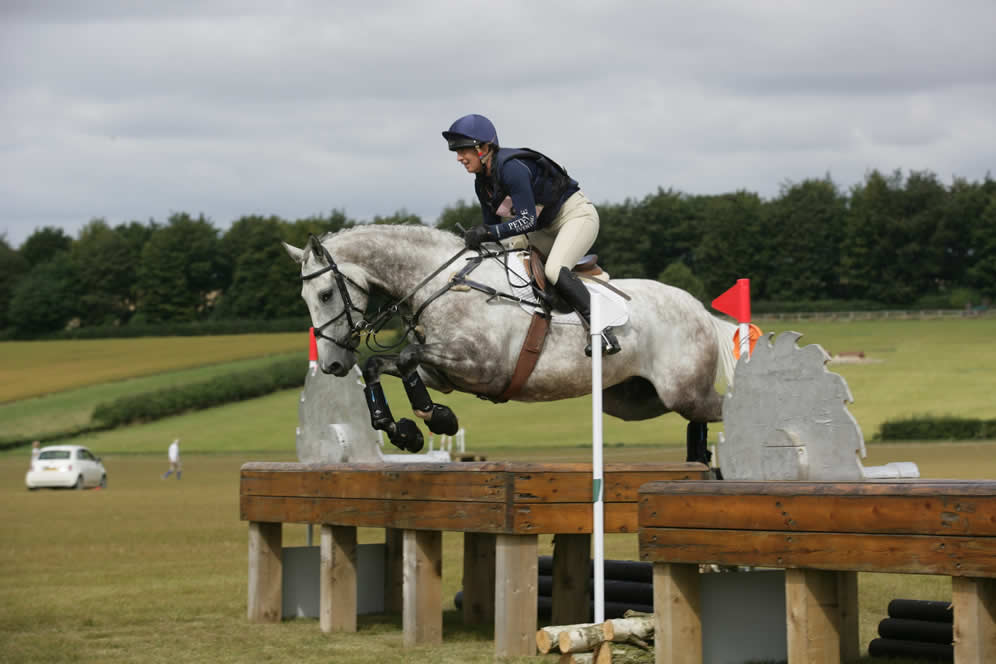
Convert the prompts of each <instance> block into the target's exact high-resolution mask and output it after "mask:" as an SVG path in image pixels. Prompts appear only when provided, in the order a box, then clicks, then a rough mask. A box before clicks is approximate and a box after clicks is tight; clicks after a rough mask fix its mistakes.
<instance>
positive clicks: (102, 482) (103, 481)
mask: <svg viewBox="0 0 996 664" xmlns="http://www.w3.org/2000/svg"><path fill="white" fill-rule="evenodd" d="M100 488H101V489H106V488H107V475H101V476H100Z"/></svg>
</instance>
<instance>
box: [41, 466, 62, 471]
mask: <svg viewBox="0 0 996 664" xmlns="http://www.w3.org/2000/svg"><path fill="white" fill-rule="evenodd" d="M43 470H59V469H58V468H56V467H55V466H45V468H44V469H43Z"/></svg>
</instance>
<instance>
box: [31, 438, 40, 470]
mask: <svg viewBox="0 0 996 664" xmlns="http://www.w3.org/2000/svg"><path fill="white" fill-rule="evenodd" d="M39 454H41V443H39V442H38V441H37V440H36V441H34V442H33V443H31V465H32V466H34V465H35V461H38V455H39Z"/></svg>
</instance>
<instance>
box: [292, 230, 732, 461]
mask: <svg viewBox="0 0 996 664" xmlns="http://www.w3.org/2000/svg"><path fill="white" fill-rule="evenodd" d="M485 246H487V245H485ZM284 247H285V248H286V250H287V252H288V253H289V254H290V256H291V258H293V259H294V260H295V261H297V262H298V263H300V265H301V276H302V280H303V284H302V287H301V296H302V297H303V298H304V301H305V302H306V303H307V305H308V310H309V311H310V313H311V320H312V322H313V324H314V327H315V331H316V336H317V337H318V365H319V367H321V370H322V371H323V372H325V373H330V374H334V375H336V376H344V375H345V374H346V373H347V372H348V371H349V370H350V369H351V368H352V367H353V365H354V364H355V363H356V353H355V349H356V347H357V346H358V344H359V343H360V337H361V335H362V334H363V333H367V332H370V331H371V329H372V327H373V326H372V324H371V322H370V321H372V320H374V319H375V318H376V314H375V313H374V312H370V313H368V312H367V306H368V303H369V302H370V298H371V295H373V294H375V293H376V294H378V295H380V296H381V297H386V298H387V299H388V300H390V302H391V304H390V305H388V307H387V308H386V309H385V308H382V309H381V310H380V312H379V313H380V314H381V317H383V315H384V314H385V313H390V311H392V307H393V309H394V310H397V311H399V312H401V313H402V314H405V315H407V319H406V322H407V323H408V327H407V330H408V332H409V335H408V336H409V343H408V345H407V346H405V348H404V349H403V350H402V351H401V352H400V353H399V354H385V355H374V356H372V357H371V358H370V359H369V360H368V361H367V362H366V365H365V366H364V367H363V375H364V379H365V381H366V384H367V387H366V393H367V404H368V406H369V408H370V415H371V423H372V425H373V427H374V428H375V429H381V430H384V431H385V432H386V433H387V434H388V437H389V438H390V439H391V441H392V442H393V443H394V444H395V445H397V446H398V447H400V448H402V449H408V450H410V451H418V450H419V449H421V447H422V434H421V433H420V432H419V431H418V427H416V426H415V423H414V422H413V421H411V420H407V419H402V420H400V421H398V422H395V421H394V418H393V416H392V415H391V412H390V408H389V407H388V405H387V401H386V399H385V398H384V393H383V390H382V388H381V386H380V376H381V374H384V373H386V374H389V375H393V376H398V377H400V378H401V379H402V381H403V382H404V385H405V389H406V392H407V394H408V398H409V400H410V401H411V405H412V408H413V410H414V411H415V413H416V415H418V416H419V417H420V418H422V419H423V420H425V421H426V425H427V426H428V428H429V430H430V431H432V432H434V433H437V434H453V433H455V432H456V430H457V420H456V417H455V416H454V415H453V413H452V411H450V409H449V408H447V407H446V406H442V405H440V404H434V403H433V402H432V400H431V398H430V397H429V394H428V392H427V391H426V389H425V386H428V387H431V388H433V389H435V390H439V391H440V392H444V393H449V392H450V391H452V390H458V391H460V392H469V393H471V394H476V395H478V396H481V397H484V398H490V399H492V400H498V397H499V395H501V394H502V392H503V391H504V390H505V388H506V386H508V384H509V382H510V380H511V377H512V374H513V370H514V368H515V366H516V361H517V359H518V355H519V350H520V348H521V346H522V342H523V339H524V338H525V335H526V330H527V328H528V326H529V323H530V314H529V313H528V312H527V311H525V310H523V308H522V307H521V306H520V304H519V303H518V302H516V301H513V300H512V299H509V298H505V297H495V296H494V295H495V293H499V294H504V293H509V292H510V289H509V278H508V275H507V273H506V269H505V266H504V265H503V264H502V263H501V261H500V260H497V259H494V258H486V259H485V260H483V261H482V260H480V256H479V254H478V253H477V252H475V251H465V252H462V251H461V250H462V249H463V240H462V239H461V238H460V237H458V236H456V235H454V234H451V233H447V232H445V231H441V230H437V229H434V228H428V227H424V226H387V225H371V226H360V227H355V228H350V229H347V230H344V231H340V232H338V233H335V234H329V235H326V236H324V237H323V238H322V239H321V240H318V239H317V238H315V237H311V238H310V239H309V241H308V243H307V245H305V247H304V248H303V249H298V248H296V247H293V246H290V245H288V244H286V243H285V244H284ZM475 260H476V262H479V263H480V264H479V265H477V266H476V267H475V268H474V271H473V273H472V274H471V275H470V276H471V277H473V281H474V283H475V285H476V286H482V287H483V288H484V289H485V290H486V289H488V288H490V289H494V292H495V293H491V294H488V293H486V292H481V290H480V289H469V290H468V289H459V290H457V289H453V288H452V286H453V283H452V282H451V277H452V275H453V273H454V272H457V271H459V270H461V269H466V266H468V265H469V264H470V263H471V262H474V261H475ZM449 264H452V267H447V268H446V269H442V270H440V268H442V267H443V266H447V265H449ZM611 284H612V285H613V286H614V287H615V288H617V289H619V290H621V291H623V292H625V293H626V294H628V295H629V296H630V297H631V301H630V302H629V308H630V312H629V321H628V322H627V323H626V324H624V325H622V326H620V327H617V328H615V332H616V335H617V336H618V338H619V341H620V343H621V345H622V351H621V352H619V353H618V354H615V355H611V356H606V357H604V358H603V361H602V381H603V385H604V386H605V388H604V390H603V397H602V404H603V410H604V412H606V413H608V414H609V415H614V416H616V417H619V418H621V419H623V420H643V419H648V418H651V417H656V416H658V415H663V414H664V413H668V412H672V411H673V412H676V413H679V414H680V415H682V416H683V417H684V418H685V419H687V420H689V422H690V424H689V449H690V450H691V444H692V440H691V439H692V438H693V437H694V438H701V440H697V441H696V445H698V446H699V448H700V452H699V453H697V456H699V457H702V456H703V452H704V450H705V442H704V435H705V423H706V422H716V421H719V420H720V419H721V415H722V398H723V397H722V395H721V394H719V392H717V391H716V388H715V383H716V381H717V379H718V378H720V377H722V378H724V379H725V380H726V382H727V384H729V383H730V382H731V381H732V376H733V368H734V359H733V333H734V332H735V330H736V326H735V325H733V324H732V323H729V322H726V321H724V320H721V319H719V318H717V317H715V316H713V315H712V314H710V313H709V312H708V311H706V309H705V307H704V306H703V305H702V303H700V302H699V301H698V300H697V299H695V298H694V297H692V296H691V295H690V294H688V293H686V292H685V291H683V290H680V289H678V288H674V287H671V286H667V285H665V284H662V283H659V282H657V281H651V280H648V279H616V280H612V281H611ZM587 335H588V332H587V331H586V330H585V328H583V327H582V326H580V325H551V326H550V331H549V334H548V336H547V339H546V343H545V345H544V347H543V352H542V353H541V354H540V356H539V359H538V361H537V363H536V367H535V369H534V371H533V373H532V374H531V375H530V377H529V379H528V380H527V381H526V383H525V384H524V386H523V387H522V390H521V391H520V392H519V393H518V395H517V396H515V397H514V398H515V400H517V401H554V400H557V399H568V398H571V397H577V396H582V395H585V394H588V393H590V392H591V359H590V358H587V357H585V355H584V352H583V350H582V349H583V348H584V346H585V343H586V340H587ZM693 425H695V426H696V427H697V428H696V429H695V431H693ZM692 456H693V455H692V453H691V452H690V453H689V457H690V458H689V460H700V461H704V460H706V459H707V455H706V458H698V459H692V458H691V457H692Z"/></svg>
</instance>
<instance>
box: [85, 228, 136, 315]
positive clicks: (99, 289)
mask: <svg viewBox="0 0 996 664" xmlns="http://www.w3.org/2000/svg"><path fill="white" fill-rule="evenodd" d="M70 255H71V257H72V260H73V263H74V264H75V267H76V271H77V273H78V274H79V279H80V288H81V295H80V305H81V306H80V319H81V321H80V322H81V323H82V324H83V325H101V324H109V323H114V322H125V321H127V319H128V318H129V316H130V315H131V307H132V306H133V304H134V302H133V289H134V286H135V281H136V278H137V277H136V275H137V267H138V261H139V254H138V249H137V248H136V247H134V246H133V245H132V244H131V243H129V242H128V239H127V238H126V237H125V236H124V235H123V234H121V233H118V232H116V231H115V230H113V229H111V227H110V226H108V225H107V222H106V221H104V220H103V219H93V220H91V221H90V222H89V223H88V224H87V225H86V226H84V227H83V228H82V229H81V230H80V234H79V237H78V238H77V240H76V242H75V243H73V248H72V250H71V251H70Z"/></svg>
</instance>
